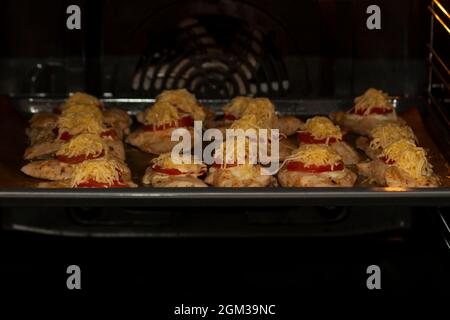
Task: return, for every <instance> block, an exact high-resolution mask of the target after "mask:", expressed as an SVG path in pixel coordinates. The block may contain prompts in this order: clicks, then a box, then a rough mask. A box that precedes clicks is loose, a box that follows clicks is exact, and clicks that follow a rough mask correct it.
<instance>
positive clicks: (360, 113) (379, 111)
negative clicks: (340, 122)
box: [349, 107, 394, 116]
mask: <svg viewBox="0 0 450 320" xmlns="http://www.w3.org/2000/svg"><path fill="white" fill-rule="evenodd" d="M393 111H394V110H393V109H391V110H386V109H383V108H377V107H375V108H372V109H371V110H370V113H369V114H387V113H391V112H393ZM349 113H352V114H356V115H358V116H363V115H364V110H358V111H357V112H356V111H355V108H351V109H350V111H349Z"/></svg>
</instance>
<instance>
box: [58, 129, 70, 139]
mask: <svg viewBox="0 0 450 320" xmlns="http://www.w3.org/2000/svg"><path fill="white" fill-rule="evenodd" d="M72 138H73V135H71V134H70V133H68V132H67V131H64V132H63V133H62V134H61V136H60V137H59V139H60V140H64V141H69V140H70V139H72Z"/></svg>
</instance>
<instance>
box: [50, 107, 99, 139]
mask: <svg viewBox="0 0 450 320" xmlns="http://www.w3.org/2000/svg"><path fill="white" fill-rule="evenodd" d="M58 128H60V130H59V131H60V134H61V133H62V132H64V131H67V132H69V133H70V134H72V135H77V134H80V133H93V134H100V133H101V132H102V131H103V130H104V128H103V124H102V122H101V121H100V120H99V119H98V118H96V117H95V115H94V114H92V113H88V112H83V113H68V114H65V115H62V116H60V117H59V118H58Z"/></svg>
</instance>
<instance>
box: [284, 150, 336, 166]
mask: <svg viewBox="0 0 450 320" xmlns="http://www.w3.org/2000/svg"><path fill="white" fill-rule="evenodd" d="M288 161H299V162H301V163H303V165H304V166H305V167H310V166H326V165H329V166H331V168H332V169H333V168H334V166H335V165H336V164H338V163H339V162H341V161H342V158H341V156H340V155H339V154H338V153H336V151H334V150H333V149H331V148H330V147H329V146H327V145H323V144H303V145H301V146H300V147H299V148H297V149H296V150H294V151H293V153H292V154H291V155H290V156H288V157H287V158H286V160H285V161H284V162H283V164H282V166H283V165H284V164H285V163H286V162H288Z"/></svg>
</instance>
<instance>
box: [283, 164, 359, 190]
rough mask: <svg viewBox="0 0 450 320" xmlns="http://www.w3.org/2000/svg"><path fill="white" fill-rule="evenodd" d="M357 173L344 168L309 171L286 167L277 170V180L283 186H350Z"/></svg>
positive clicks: (353, 182)
mask: <svg viewBox="0 0 450 320" xmlns="http://www.w3.org/2000/svg"><path fill="white" fill-rule="evenodd" d="M356 179H357V175H356V174H355V173H354V172H352V171H351V170H349V169H347V168H344V169H343V170H341V171H332V172H322V173H310V172H301V171H289V170H288V169H286V167H283V168H281V170H280V171H279V172H278V182H279V183H280V185H281V186H283V187H352V186H353V185H354V184H355V181H356Z"/></svg>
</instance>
